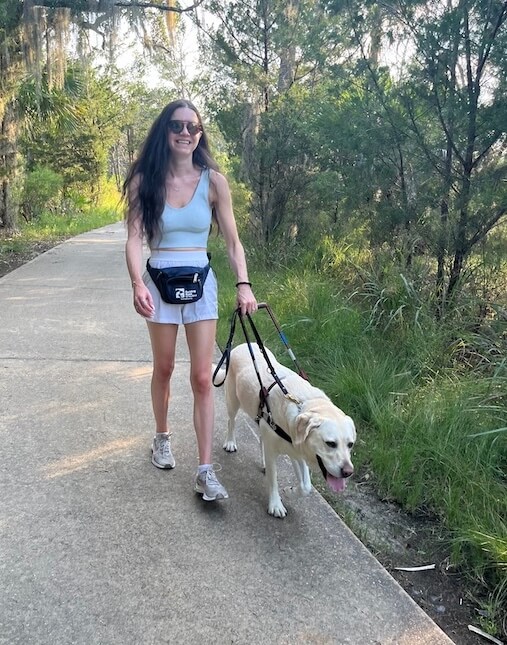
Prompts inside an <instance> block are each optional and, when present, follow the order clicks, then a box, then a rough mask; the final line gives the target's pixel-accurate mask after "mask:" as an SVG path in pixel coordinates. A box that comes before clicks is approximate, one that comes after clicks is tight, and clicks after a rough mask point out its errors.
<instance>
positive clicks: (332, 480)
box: [315, 455, 353, 493]
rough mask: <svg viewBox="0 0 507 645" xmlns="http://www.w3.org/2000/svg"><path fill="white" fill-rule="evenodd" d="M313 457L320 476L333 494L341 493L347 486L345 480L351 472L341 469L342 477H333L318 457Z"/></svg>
mask: <svg viewBox="0 0 507 645" xmlns="http://www.w3.org/2000/svg"><path fill="white" fill-rule="evenodd" d="M315 456H316V457H317V462H318V464H319V468H320V470H321V472H322V476H323V477H324V479H325V480H326V484H327V485H328V486H329V488H330V489H331V490H332V491H334V492H335V493H341V492H343V491H344V490H345V488H346V486H347V478H348V477H350V476H351V475H352V473H353V471H352V470H349V469H344V468H342V469H341V473H342V476H341V477H335V476H334V475H332V474H331V473H330V472H329V471H328V470H327V469H326V467H325V466H324V462H323V461H322V459H321V458H320V456H319V455H315Z"/></svg>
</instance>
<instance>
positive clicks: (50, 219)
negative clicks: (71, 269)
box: [0, 204, 121, 266]
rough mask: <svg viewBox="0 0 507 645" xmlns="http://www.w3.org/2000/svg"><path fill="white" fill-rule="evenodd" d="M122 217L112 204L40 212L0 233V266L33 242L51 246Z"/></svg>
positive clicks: (21, 252) (33, 244)
mask: <svg viewBox="0 0 507 645" xmlns="http://www.w3.org/2000/svg"><path fill="white" fill-rule="evenodd" d="M119 219H121V213H120V211H119V209H118V208H117V207H115V205H114V204H103V205H100V206H97V207H87V208H84V209H79V210H78V209H76V210H75V211H74V212H68V213H66V214H65V215H61V214H52V213H42V214H41V215H40V217H37V218H35V219H33V220H32V221H30V222H23V223H21V224H20V226H19V228H18V230H17V231H16V232H15V233H13V234H11V235H9V236H4V237H0V266H1V265H2V264H7V265H8V264H9V262H10V258H11V256H13V255H15V254H16V255H21V256H22V255H23V254H25V253H29V252H30V251H31V250H32V249H33V248H34V246H36V247H39V248H41V247H44V246H47V247H49V246H51V245H54V244H56V243H58V242H61V241H62V240H64V239H67V238H69V237H73V236H74V235H79V234H80V233H85V232H86V231H91V230H93V229H95V228H100V227H101V226H106V225H107V224H111V223H112V222H116V221H118V220H119Z"/></svg>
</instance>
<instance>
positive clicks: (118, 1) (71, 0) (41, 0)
mask: <svg viewBox="0 0 507 645" xmlns="http://www.w3.org/2000/svg"><path fill="white" fill-rule="evenodd" d="M203 2H204V0H194V2H193V4H191V5H189V6H188V7H183V8H180V7H172V6H168V5H162V4H157V3H155V2H142V1H138V0H133V1H132V2H129V1H128V0H115V1H114V2H113V4H112V6H114V7H123V8H125V9H129V8H134V7H135V8H138V9H157V10H158V11H174V12H176V13H185V12H187V11H192V10H193V9H196V8H197V7H199V6H200V5H201V4H202V3H203ZM95 4H96V6H95V7H93V6H91V3H90V2H89V0H86V1H81V2H80V1H79V0H38V2H36V3H35V4H34V7H46V8H48V9H59V8H67V9H74V11H86V12H87V13H104V10H103V9H100V10H99V6H100V2H99V0H96V3H95Z"/></svg>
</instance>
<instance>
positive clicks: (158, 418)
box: [147, 322, 178, 432]
mask: <svg viewBox="0 0 507 645" xmlns="http://www.w3.org/2000/svg"><path fill="white" fill-rule="evenodd" d="M147 324H148V330H149V332H150V340H151V350H152V353H153V374H152V377H151V403H152V407H153V415H154V417H155V425H156V431H157V432H167V431H168V430H167V409H168V406H169V394H170V380H171V376H172V373H173V370H174V356H175V352H176V336H177V333H178V325H168V324H163V323H152V322H148V323H147Z"/></svg>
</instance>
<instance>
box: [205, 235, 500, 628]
mask: <svg viewBox="0 0 507 645" xmlns="http://www.w3.org/2000/svg"><path fill="white" fill-rule="evenodd" d="M212 244H213V247H214V248H213V258H214V268H215V270H216V271H217V273H218V276H219V282H220V285H221V291H220V312H221V320H220V321H219V334H218V338H219V342H221V343H223V342H225V339H226V337H227V334H228V321H229V316H230V313H231V312H232V309H233V307H234V295H235V289H234V277H233V276H232V273H231V271H230V269H229V268H228V267H227V266H226V254H225V250H224V248H223V242H222V240H221V239H220V238H219V239H218V240H215V239H213V242H212ZM246 248H247V250H248V252H249V267H250V277H251V279H252V282H253V283H254V287H255V293H256V295H257V297H258V299H259V300H262V301H266V302H268V303H269V304H270V305H271V306H272V307H273V310H274V312H275V315H276V316H277V318H278V320H279V321H280V322H281V324H282V328H283V331H284V333H285V335H286V336H287V337H288V339H289V342H290V344H291V346H292V348H293V349H294V352H295V354H296V357H297V359H298V362H299V363H300V364H301V366H302V367H303V368H304V370H305V371H306V372H307V373H308V375H309V376H310V380H311V381H312V383H315V385H317V386H319V387H322V388H323V389H324V390H325V391H326V393H327V394H328V395H329V396H331V398H332V399H333V400H334V402H335V403H336V404H337V405H339V407H341V408H342V409H344V410H345V411H347V412H348V413H350V414H351V416H352V417H353V418H354V419H355V421H356V425H357V427H358V442H357V446H356V455H355V457H354V461H355V463H356V467H357V470H358V472H359V473H360V472H365V471H367V472H368V473H369V476H370V478H371V479H372V480H373V481H374V482H375V486H376V488H377V490H378V491H379V493H380V494H381V495H383V496H384V497H386V498H388V499H392V500H394V501H396V502H398V503H399V504H401V505H402V506H403V507H404V508H405V509H406V510H408V511H410V512H413V513H417V514H423V515H425V516H427V517H430V518H433V519H434V520H436V521H437V522H439V523H440V524H441V525H442V526H443V527H445V530H446V532H447V539H448V544H449V547H448V548H449V557H450V559H451V561H452V562H453V563H454V564H455V565H456V566H459V567H460V569H461V570H462V571H463V572H468V575H470V576H471V577H472V578H473V580H474V581H475V584H477V585H478V586H479V587H480V588H481V589H482V593H483V594H484V595H483V598H484V602H485V603H488V604H489V605H490V612H491V613H490V616H491V617H492V618H491V620H492V623H493V626H494V627H496V629H500V628H499V625H500V624H501V621H502V606H504V602H505V590H506V578H505V573H506V571H507V569H506V567H507V560H506V553H505V530H506V527H505V517H506V516H507V506H506V504H507V486H506V481H505V471H506V467H507V432H506V430H505V428H506V427H507V415H506V410H507V398H506V396H507V395H506V392H507V389H506V387H505V385H506V383H507V380H506V379H507V371H506V369H507V364H506V363H505V355H506V353H507V334H506V332H507V324H506V323H507V320H505V319H504V321H503V324H502V321H501V319H500V318H492V319H491V320H489V321H488V322H487V323H486V322H483V323H482V325H481V326H479V327H478V326H477V320H478V318H479V316H478V315H477V312H476V313H475V315H472V314H473V308H463V309H462V310H460V311H453V312H451V311H449V312H448V315H447V316H446V317H445V319H442V320H440V321H436V320H435V317H434V301H433V300H432V298H431V297H429V296H428V294H431V288H430V284H429V281H428V280H427V279H426V283H428V284H426V286H425V273H424V267H423V265H419V266H416V265H414V266H413V267H412V269H411V271H412V272H411V271H410V270H409V271H407V270H406V267H405V273H403V272H402V271H401V269H402V267H403V265H402V264H398V265H397V269H396V268H394V261H393V259H392V258H391V259H390V260H389V261H388V257H387V256H384V257H382V256H380V257H377V256H376V255H372V254H370V253H369V252H368V250H367V249H364V250H363V251H362V252H358V248H357V247H356V245H355V241H354V239H353V238H352V237H351V238H350V239H349V240H346V239H344V240H343V241H338V242H336V244H334V243H333V240H332V238H331V237H328V238H325V239H324V240H323V241H322V242H321V244H320V247H318V248H316V247H315V246H313V247H310V248H306V247H303V246H301V245H296V248H297V251H298V252H294V253H293V254H290V253H284V255H283V260H282V261H281V260H280V257H279V256H277V255H273V254H270V253H269V251H266V249H265V248H264V247H263V248H255V247H253V245H251V244H249V243H247V244H246ZM504 271H505V269H504ZM506 275H507V274H506V273H504V276H506ZM255 320H256V324H258V327H259V330H260V333H261V337H262V338H263V340H264V341H265V342H266V344H267V345H268V346H269V347H270V349H272V350H274V351H275V353H277V354H278V357H279V358H280V360H282V362H284V363H286V364H287V365H289V366H292V363H291V361H290V359H289V358H288V357H287V354H286V352H285V350H284V347H283V346H282V345H281V343H280V341H279V338H278V334H277V333H276V330H275V329H274V328H273V325H272V324H271V322H270V321H269V319H268V318H267V316H265V315H264V314H263V313H262V312H260V313H259V314H257V315H256V319H255ZM457 322H458V324H457ZM467 329H468V330H469V331H466V330H467ZM473 329H475V332H473V331H472V330H473ZM478 329H480V330H481V331H480V332H479V331H478ZM242 340H243V339H242V337H241V333H240V332H238V334H237V336H236V339H235V341H236V342H237V343H239V342H242ZM479 354H480V356H481V357H483V359H484V360H483V359H481V360H479ZM488 599H489V600H488Z"/></svg>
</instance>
